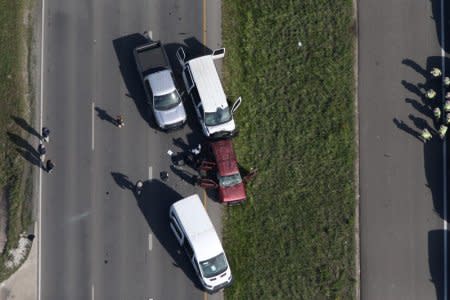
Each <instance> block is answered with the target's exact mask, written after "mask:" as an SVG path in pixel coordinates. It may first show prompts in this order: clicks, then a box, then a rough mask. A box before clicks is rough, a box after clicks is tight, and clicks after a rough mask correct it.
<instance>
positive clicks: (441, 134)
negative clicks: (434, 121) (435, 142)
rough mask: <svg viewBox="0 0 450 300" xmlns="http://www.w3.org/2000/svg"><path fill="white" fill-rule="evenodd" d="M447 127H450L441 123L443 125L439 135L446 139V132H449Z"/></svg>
mask: <svg viewBox="0 0 450 300" xmlns="http://www.w3.org/2000/svg"><path fill="white" fill-rule="evenodd" d="M447 129H448V127H447V126H445V125H441V127H439V137H440V138H441V139H444V137H445V134H446V133H447Z"/></svg>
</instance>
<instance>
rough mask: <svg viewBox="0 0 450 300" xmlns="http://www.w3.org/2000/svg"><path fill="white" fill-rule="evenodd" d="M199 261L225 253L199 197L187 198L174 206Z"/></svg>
mask: <svg viewBox="0 0 450 300" xmlns="http://www.w3.org/2000/svg"><path fill="white" fill-rule="evenodd" d="M172 209H173V210H174V211H175V213H176V214H177V216H178V219H179V220H180V222H181V224H180V225H181V226H183V228H184V231H185V233H186V236H187V238H188V239H189V241H190V242H191V245H192V249H193V250H194V252H195V254H196V257H197V260H198V261H199V262H200V261H204V260H207V259H210V258H213V257H215V256H217V255H219V254H221V253H223V252H224V251H223V248H222V244H221V242H220V240H219V237H218V236H217V233H216V230H215V229H214V226H213V224H212V222H211V219H210V218H209V216H208V214H207V213H206V210H205V208H204V207H203V204H202V202H201V201H200V198H199V196H198V195H196V194H195V195H192V196H189V197H186V198H184V199H182V200H180V201H177V202H175V203H174V204H172Z"/></svg>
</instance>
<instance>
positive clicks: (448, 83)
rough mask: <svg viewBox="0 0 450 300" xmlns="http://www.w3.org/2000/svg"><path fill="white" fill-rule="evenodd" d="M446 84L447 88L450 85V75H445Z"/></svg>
mask: <svg viewBox="0 0 450 300" xmlns="http://www.w3.org/2000/svg"><path fill="white" fill-rule="evenodd" d="M444 85H445V87H446V88H448V87H449V86H450V77H448V76H445V77H444Z"/></svg>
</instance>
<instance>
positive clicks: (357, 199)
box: [353, 0, 361, 300]
mask: <svg viewBox="0 0 450 300" xmlns="http://www.w3.org/2000/svg"><path fill="white" fill-rule="evenodd" d="M353 20H354V22H355V23H354V24H355V41H354V47H355V48H354V57H355V60H354V67H353V73H354V78H355V106H354V113H355V124H354V126H355V151H356V153H355V154H356V158H355V192H356V193H355V299H356V300H360V299H361V253H360V246H361V245H360V243H361V240H360V231H359V228H360V206H359V203H360V186H359V113H358V112H359V110H358V101H359V95H358V70H359V60H358V59H359V57H358V53H359V41H358V39H359V26H358V25H359V24H358V22H359V18H358V0H353Z"/></svg>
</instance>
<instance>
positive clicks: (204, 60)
mask: <svg viewBox="0 0 450 300" xmlns="http://www.w3.org/2000/svg"><path fill="white" fill-rule="evenodd" d="M188 64H189V66H190V68H191V73H192V77H193V78H194V81H195V84H196V85H197V90H198V93H199V95H200V99H201V101H202V104H203V109H204V111H205V112H216V110H217V108H218V107H220V108H222V109H223V108H226V107H228V103H227V98H226V96H225V92H224V91H223V87H222V83H221V82H220V78H219V74H218V73H217V69H216V66H215V65H214V60H213V57H212V55H205V56H201V57H198V58H194V59H192V60H190V61H188Z"/></svg>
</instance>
